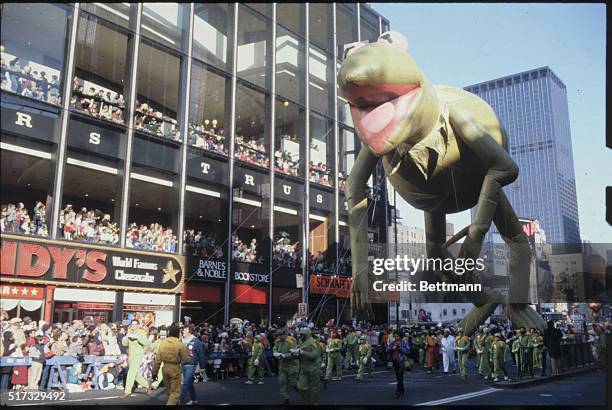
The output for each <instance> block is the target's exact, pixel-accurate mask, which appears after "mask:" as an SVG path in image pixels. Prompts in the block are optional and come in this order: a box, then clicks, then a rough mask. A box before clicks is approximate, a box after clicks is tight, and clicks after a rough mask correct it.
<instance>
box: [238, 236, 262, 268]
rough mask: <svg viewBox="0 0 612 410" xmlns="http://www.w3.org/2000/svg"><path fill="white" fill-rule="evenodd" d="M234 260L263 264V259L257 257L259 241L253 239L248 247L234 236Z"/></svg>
mask: <svg viewBox="0 0 612 410" xmlns="http://www.w3.org/2000/svg"><path fill="white" fill-rule="evenodd" d="M232 260H235V261H237V262H246V263H263V257H262V256H259V257H258V256H257V239H255V238H253V239H251V242H250V243H249V244H248V245H247V244H246V243H244V242H242V239H240V238H239V237H238V235H236V234H232Z"/></svg>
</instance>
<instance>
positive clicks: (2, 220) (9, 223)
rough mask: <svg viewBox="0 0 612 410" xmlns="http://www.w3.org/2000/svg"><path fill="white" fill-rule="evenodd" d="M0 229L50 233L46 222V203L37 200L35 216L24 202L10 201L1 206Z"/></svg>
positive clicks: (8, 231)
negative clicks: (15, 202)
mask: <svg viewBox="0 0 612 410" xmlns="http://www.w3.org/2000/svg"><path fill="white" fill-rule="evenodd" d="M1 209H2V213H1V216H0V229H1V230H0V231H1V232H3V233H4V232H6V233H16V234H23V235H38V236H42V237H46V236H48V235H49V232H48V229H47V222H46V213H47V209H46V206H45V204H43V203H42V202H40V201H37V202H36V204H35V205H34V212H33V217H30V213H29V212H28V210H27V208H26V207H25V205H24V203H23V202H19V203H17V205H15V204H12V203H9V204H6V205H2V206H1Z"/></svg>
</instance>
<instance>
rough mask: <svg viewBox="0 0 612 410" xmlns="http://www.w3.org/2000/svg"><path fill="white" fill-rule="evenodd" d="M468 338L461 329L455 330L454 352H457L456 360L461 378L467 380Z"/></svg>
mask: <svg viewBox="0 0 612 410" xmlns="http://www.w3.org/2000/svg"><path fill="white" fill-rule="evenodd" d="M469 348H470V338H469V337H467V336H466V335H464V334H463V328H461V327H460V328H458V329H457V340H455V350H456V351H457V359H458V361H459V371H460V372H461V378H462V379H463V380H467V371H468V366H467V363H468V357H469V355H470V352H469Z"/></svg>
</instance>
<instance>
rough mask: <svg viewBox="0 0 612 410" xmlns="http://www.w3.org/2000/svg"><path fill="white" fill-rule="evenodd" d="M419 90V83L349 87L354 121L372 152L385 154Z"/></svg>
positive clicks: (347, 89)
mask: <svg viewBox="0 0 612 410" xmlns="http://www.w3.org/2000/svg"><path fill="white" fill-rule="evenodd" d="M420 90H421V87H420V86H419V84H365V85H360V84H356V83H352V84H347V86H346V87H345V89H344V91H345V94H346V96H347V98H348V100H349V102H350V105H351V114H352V116H353V122H354V123H355V125H356V126H357V129H358V130H359V133H360V135H361V137H362V138H363V139H364V141H365V143H366V144H368V146H369V147H370V148H371V149H372V151H374V152H375V153H382V152H383V150H384V146H385V143H386V142H387V141H388V140H389V137H390V136H391V134H392V133H393V131H394V130H395V128H396V127H397V125H398V124H399V123H400V121H402V119H404V118H405V117H406V115H407V114H408V111H409V110H410V108H411V106H412V105H413V102H414V100H415V97H416V96H417V95H418V94H419V91H420Z"/></svg>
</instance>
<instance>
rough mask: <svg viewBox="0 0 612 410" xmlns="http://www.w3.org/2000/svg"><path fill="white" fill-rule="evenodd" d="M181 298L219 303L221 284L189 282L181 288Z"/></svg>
mask: <svg viewBox="0 0 612 410" xmlns="http://www.w3.org/2000/svg"><path fill="white" fill-rule="evenodd" d="M181 300H183V301H198V302H206V303H221V286H220V285H213V284H202V283H193V282H189V284H187V285H185V288H184V289H183V294H182V295H181Z"/></svg>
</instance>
